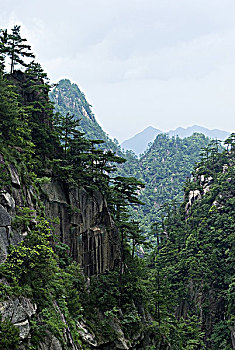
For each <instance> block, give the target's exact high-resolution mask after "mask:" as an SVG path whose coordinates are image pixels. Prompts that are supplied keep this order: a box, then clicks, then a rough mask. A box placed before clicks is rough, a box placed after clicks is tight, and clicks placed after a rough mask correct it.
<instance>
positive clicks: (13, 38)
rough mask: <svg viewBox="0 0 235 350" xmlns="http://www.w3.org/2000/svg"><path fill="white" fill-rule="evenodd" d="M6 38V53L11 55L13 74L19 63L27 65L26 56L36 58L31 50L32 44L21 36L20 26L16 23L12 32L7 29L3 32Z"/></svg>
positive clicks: (11, 71) (11, 72)
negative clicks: (9, 32) (27, 42)
mask: <svg viewBox="0 0 235 350" xmlns="http://www.w3.org/2000/svg"><path fill="white" fill-rule="evenodd" d="M3 34H4V38H5V49H4V50H5V54H6V55H7V56H9V57H10V60H11V70H10V74H13V72H14V68H15V66H16V65H17V64H20V65H21V66H24V67H27V66H28V64H27V63H26V62H25V61H24V58H25V57H27V58H30V57H32V58H34V57H35V56H34V54H33V53H32V52H31V46H30V45H27V44H26V41H27V39H23V38H21V35H20V26H17V25H15V26H14V27H13V28H12V29H11V34H8V33H7V31H4V32H3Z"/></svg>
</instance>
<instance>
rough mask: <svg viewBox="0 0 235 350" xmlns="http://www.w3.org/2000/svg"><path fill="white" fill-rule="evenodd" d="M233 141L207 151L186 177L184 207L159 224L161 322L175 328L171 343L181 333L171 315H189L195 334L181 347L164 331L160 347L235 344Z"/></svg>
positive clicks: (216, 348) (156, 258) (155, 261)
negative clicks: (188, 177)
mask: <svg viewBox="0 0 235 350" xmlns="http://www.w3.org/2000/svg"><path fill="white" fill-rule="evenodd" d="M227 146H228V149H227V150H225V151H223V152H222V153H219V152H218V148H217V147H214V148H212V149H211V151H210V152H209V153H208V152H207V153H205V155H204V158H203V160H202V161H201V162H200V163H199V164H198V165H197V168H196V169H195V170H194V174H193V178H192V179H191V180H188V181H187V182H186V185H185V199H184V202H183V203H182V204H181V206H180V208H179V209H176V208H172V210H169V211H168V212H166V214H165V215H166V216H165V219H163V220H159V221H158V223H157V224H156V230H155V235H156V237H157V242H158V246H157V248H156V249H155V254H153V264H154V265H153V266H154V268H153V270H154V271H155V272H154V275H155V277H156V284H155V286H154V288H153V289H156V290H157V297H156V300H157V302H156V312H157V314H158V319H159V324H160V323H161V325H162V327H163V325H164V324H165V322H166V324H168V327H169V329H171V331H170V330H169V332H170V333H169V337H171V336H172V337H173V338H172V340H170V343H171V342H172V341H173V339H174V337H175V335H176V334H177V332H175V331H174V322H173V323H171V322H172V319H171V317H170V314H174V315H175V316H176V319H177V320H178V322H179V323H180V322H181V321H183V320H187V323H188V325H189V324H190V328H188V329H187V330H186V329H185V335H186V334H191V335H190V338H191V339H190V341H186V340H184V336H182V337H181V340H180V344H181V345H178V346H177V345H173V344H172V345H171V346H169V344H168V345H167V338H165V339H164V335H163V338H162V345H161V346H160V347H159V349H168V348H173V349H207V350H209V349H211V350H219V349H221V350H222V349H223V350H229V349H234V348H235V324H234V320H235V309H234V305H235V280H234V277H235V244H234V243H235V197H234V195H235V182H234V179H235V177H234V175H235V173H234V172H235V167H234V165H235V135H234V134H233V135H232V136H231V137H230V138H229V139H228V140H227ZM166 324H165V326H166ZM165 332H166V331H165ZM165 332H164V333H163V334H166V333H165ZM174 332H175V334H174ZM170 334H171V335H170Z"/></svg>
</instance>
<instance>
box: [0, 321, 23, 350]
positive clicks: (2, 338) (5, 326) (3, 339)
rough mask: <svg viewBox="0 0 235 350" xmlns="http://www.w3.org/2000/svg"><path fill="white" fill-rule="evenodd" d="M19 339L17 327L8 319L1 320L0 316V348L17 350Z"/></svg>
mask: <svg viewBox="0 0 235 350" xmlns="http://www.w3.org/2000/svg"><path fill="white" fill-rule="evenodd" d="M19 341H20V337H19V329H18V328H17V327H15V326H14V325H13V324H12V323H11V321H10V320H8V319H5V320H4V321H3V320H2V319H1V316H0V350H17V349H19Z"/></svg>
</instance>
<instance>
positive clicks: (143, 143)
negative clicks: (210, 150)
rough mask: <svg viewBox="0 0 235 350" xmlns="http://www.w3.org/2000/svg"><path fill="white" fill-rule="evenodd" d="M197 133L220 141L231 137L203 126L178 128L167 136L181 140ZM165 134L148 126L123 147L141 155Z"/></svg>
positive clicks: (221, 131)
mask: <svg viewBox="0 0 235 350" xmlns="http://www.w3.org/2000/svg"><path fill="white" fill-rule="evenodd" d="M195 132H197V133H201V134H203V135H205V136H207V137H210V138H212V139H219V140H222V141H223V140H225V139H226V138H227V137H228V136H229V132H227V131H224V130H219V129H213V130H210V129H207V128H204V127H202V126H198V125H193V126H190V127H187V128H182V127H178V128H177V129H175V130H170V131H168V132H167V133H166V134H168V135H169V136H179V137H180V138H184V137H190V136H192V135H193V134H194V133H195ZM161 133H163V134H164V133H165V132H164V131H161V130H159V129H156V128H154V127H152V126H148V127H147V128H146V129H144V130H143V131H141V132H139V133H138V134H136V135H134V136H133V137H131V138H130V139H128V140H125V141H124V142H123V143H122V144H121V146H122V147H123V148H124V149H125V150H132V151H133V152H135V153H136V154H137V155H140V154H141V153H143V152H144V151H145V150H146V149H147V146H148V144H149V143H150V142H153V141H154V140H155V138H156V136H157V135H159V134H161Z"/></svg>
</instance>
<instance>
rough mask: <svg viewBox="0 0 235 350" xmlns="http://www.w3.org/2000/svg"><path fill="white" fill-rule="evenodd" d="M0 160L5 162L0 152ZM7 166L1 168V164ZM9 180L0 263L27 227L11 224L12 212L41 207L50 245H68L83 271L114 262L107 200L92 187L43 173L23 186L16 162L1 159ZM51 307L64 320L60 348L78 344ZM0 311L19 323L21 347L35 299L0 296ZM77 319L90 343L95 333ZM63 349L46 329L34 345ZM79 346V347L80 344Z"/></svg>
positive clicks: (114, 234) (0, 210)
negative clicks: (43, 177) (51, 235)
mask: <svg viewBox="0 0 235 350" xmlns="http://www.w3.org/2000/svg"><path fill="white" fill-rule="evenodd" d="M1 162H2V164H5V161H4V158H3V156H1ZM6 169H7V170H6ZM5 171H7V172H8V175H9V178H10V182H9V184H8V185H7V186H4V187H3V188H2V189H1V191H0V263H3V262H4V261H6V259H7V255H8V248H9V246H10V245H14V246H16V245H18V244H19V243H20V242H21V241H22V240H24V238H25V237H27V235H28V232H29V227H27V226H25V227H24V229H21V230H19V229H17V228H15V227H14V220H15V217H16V215H18V214H19V213H20V212H19V210H20V208H29V209H30V210H32V214H31V215H33V216H35V220H36V214H35V213H36V212H37V211H39V208H40V207H41V209H42V208H43V211H44V214H45V216H46V217H47V218H48V220H49V221H50V222H52V223H53V226H54V232H55V237H54V238H53V242H51V243H52V246H53V245H55V243H56V241H57V242H62V243H65V244H66V245H67V246H68V247H69V250H70V251H69V255H70V256H71V258H72V259H73V260H75V261H77V262H78V263H79V264H80V266H81V268H82V270H83V273H84V274H85V276H92V275H97V274H102V273H106V272H108V271H111V270H113V269H114V268H115V267H117V266H118V265H119V261H120V242H119V235H118V231H117V228H116V227H115V224H114V222H113V220H112V218H111V215H110V213H109V210H108V207H107V202H106V200H105V198H104V197H103V195H102V194H101V193H100V192H99V191H98V190H93V191H91V190H89V192H88V190H86V189H85V188H83V187H80V188H78V187H73V188H71V189H69V188H68V187H66V186H65V185H64V184H63V183H62V182H59V181H53V180H52V179H50V178H47V179H46V183H45V182H44V183H43V184H40V185H38V186H37V187H35V186H32V185H30V186H28V185H26V184H25V179H23V178H22V177H21V176H20V175H19V173H18V170H17V167H16V166H13V165H9V164H8V165H6V164H5ZM0 283H1V286H5V287H4V288H7V286H9V283H8V281H7V280H6V279H5V278H2V279H1V280H0ZM53 303H54V309H55V310H56V312H57V314H58V315H59V318H60V320H61V322H62V324H64V328H65V330H64V340H65V343H66V344H67V347H66V349H67V348H68V349H78V348H79V347H78V346H77V345H75V343H74V342H73V338H72V335H71V332H70V329H69V326H68V324H67V321H66V316H65V315H64V314H63V311H61V310H60V307H59V306H58V305H57V302H56V300H55V301H54V302H53ZM0 314H1V315H2V321H6V320H10V322H11V323H12V324H13V325H14V326H16V327H17V328H18V329H19V336H20V339H21V342H20V344H21V345H20V349H27V348H28V346H29V344H30V338H31V326H30V323H31V319H32V317H33V318H34V319H35V318H37V317H38V316H37V303H35V302H34V301H33V300H31V299H30V298H28V297H25V296H23V295H7V293H5V294H4V296H3V297H2V298H1V303H0ZM80 322H81V324H82V326H81V325H78V328H79V329H80V328H81V329H80V331H79V332H80V337H81V338H84V339H85V340H84V341H88V343H91V344H92V343H93V342H94V344H96V345H97V346H98V343H97V341H95V340H94V339H95V335H92V334H90V333H89V330H87V329H86V325H85V323H84V320H83V321H80ZM62 348H63V349H64V347H62V345H61V342H60V341H59V340H58V339H57V338H56V337H55V336H54V335H53V334H51V332H50V331H47V333H46V337H44V341H43V342H42V343H41V345H40V349H45V350H46V349H51V350H52V349H62ZM81 348H82V347H81Z"/></svg>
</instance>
